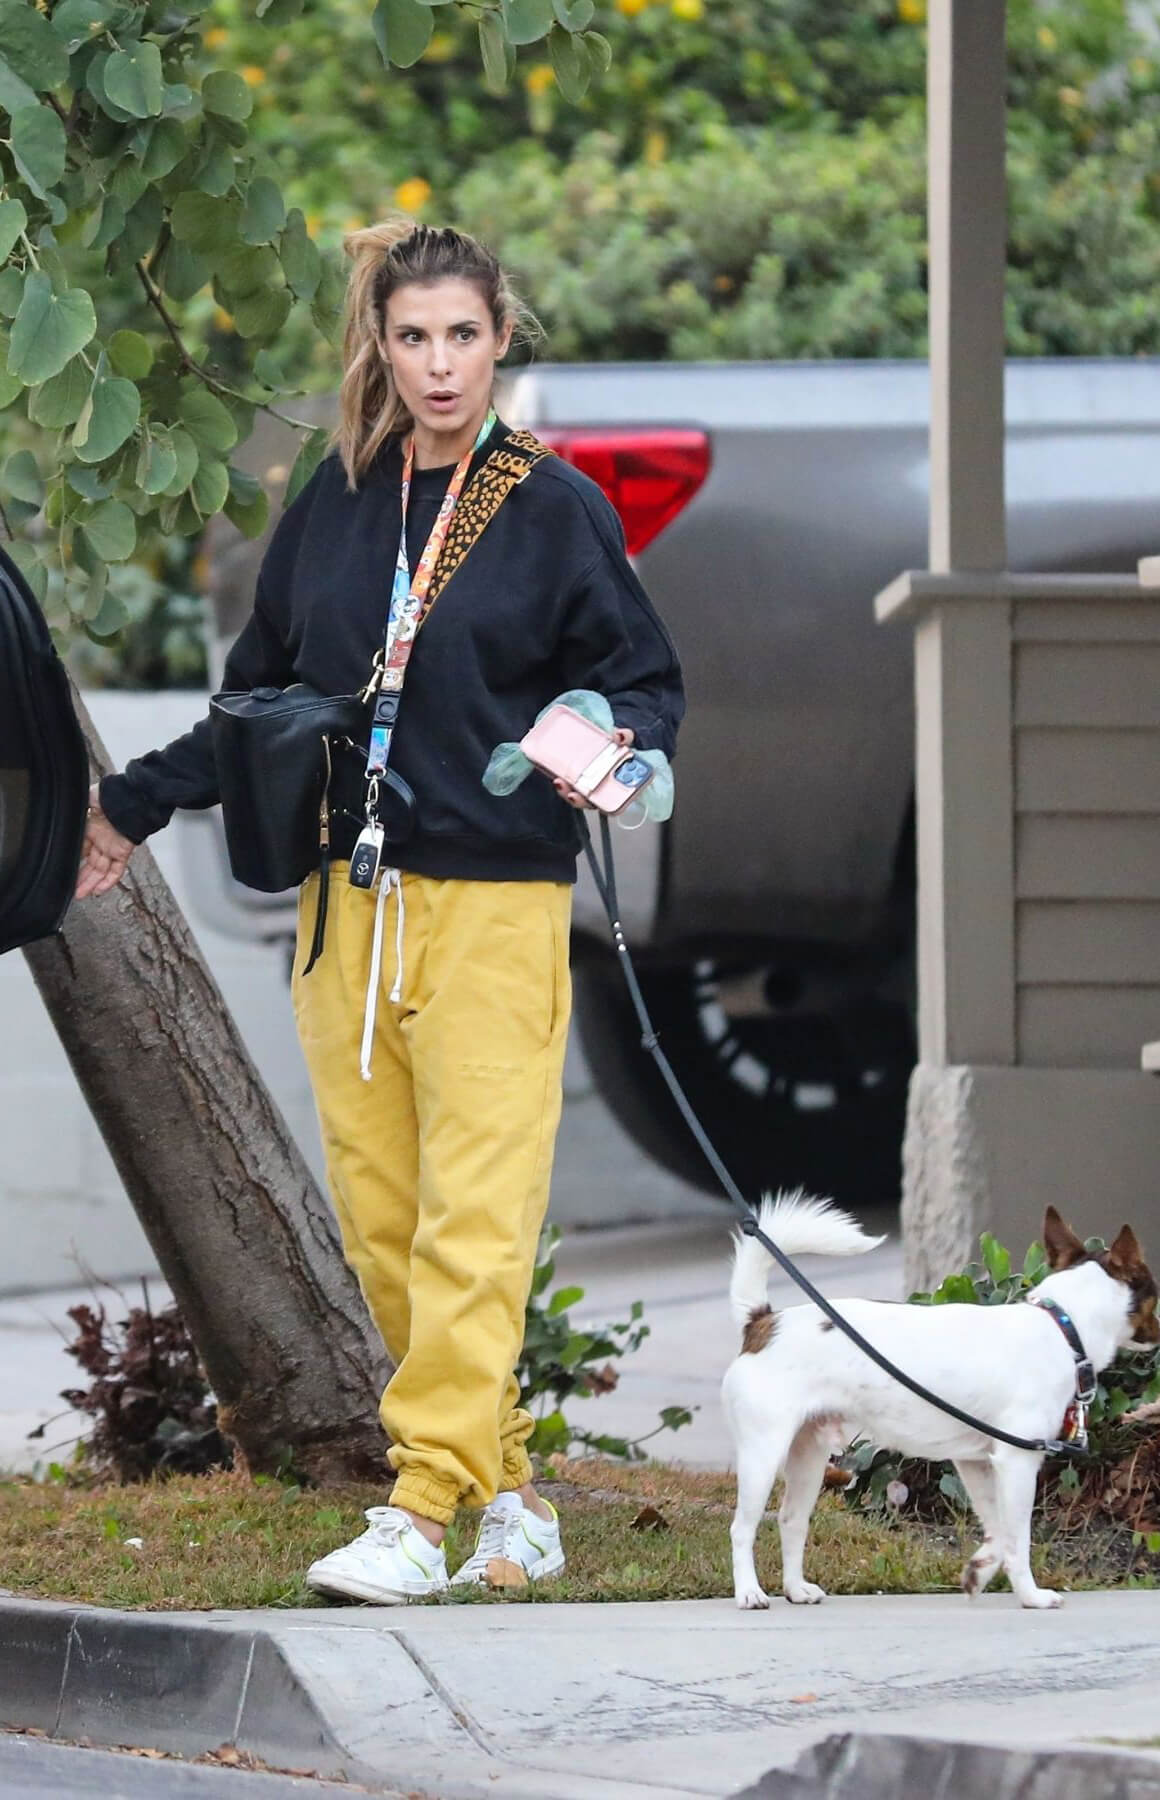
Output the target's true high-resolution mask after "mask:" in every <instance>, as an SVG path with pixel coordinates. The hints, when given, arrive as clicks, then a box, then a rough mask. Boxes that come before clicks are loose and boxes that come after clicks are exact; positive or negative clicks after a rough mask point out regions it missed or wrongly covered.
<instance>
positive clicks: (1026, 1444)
mask: <svg viewBox="0 0 1160 1800" xmlns="http://www.w3.org/2000/svg"><path fill="white" fill-rule="evenodd" d="M577 817H578V819H579V823H580V831H581V835H582V836H583V839H584V854H585V855H586V857H587V858H588V866H589V867H590V869H591V870H592V878H593V880H594V881H595V883H596V888H597V892H598V893H599V895H600V898H601V900H602V901H603V903H604V910H605V912H606V913H607V914H608V922H609V924H610V925H611V927H612V936H613V940H614V942H615V944H616V953H617V956H618V957H619V959H620V966H621V968H622V969H623V971H624V979H625V981H626V982H627V984H628V991H629V994H630V995H631V997H632V1004H633V1007H634V1008H635V1011H636V1016H637V1018H638V1020H639V1021H640V1026H641V1040H640V1041H641V1045H642V1047H643V1048H644V1049H645V1050H647V1051H648V1053H649V1055H650V1056H651V1057H652V1058H653V1060H654V1061H655V1063H656V1065H657V1068H658V1069H659V1070H660V1072H661V1074H662V1076H663V1077H664V1080H665V1084H666V1086H667V1087H668V1090H669V1092H670V1093H671V1094H672V1096H673V1099H674V1100H675V1101H676V1103H677V1106H678V1107H679V1109H680V1112H681V1116H682V1118H683V1119H684V1121H685V1123H686V1125H687V1126H688V1127H689V1130H690V1131H691V1132H692V1134H693V1136H694V1138H695V1139H696V1141H697V1143H698V1145H699V1146H700V1148H701V1151H702V1152H703V1154H704V1156H705V1159H706V1161H707V1162H708V1164H709V1166H710V1168H711V1169H712V1170H713V1173H714V1174H715V1175H716V1177H717V1179H718V1181H719V1182H720V1183H721V1186H722V1187H723V1188H724V1190H725V1192H726V1194H727V1195H728V1197H729V1199H730V1201H731V1202H732V1204H733V1206H734V1207H735V1208H736V1211H737V1213H738V1215H739V1218H740V1223H741V1229H742V1231H743V1232H744V1233H745V1235H746V1236H747V1237H752V1238H756V1239H757V1241H758V1243H759V1244H760V1245H761V1246H762V1248H763V1249H764V1250H767V1251H768V1252H769V1254H770V1256H772V1257H773V1260H774V1261H775V1262H776V1263H777V1264H778V1265H779V1267H780V1268H782V1269H784V1271H785V1273H786V1274H787V1275H788V1276H789V1277H790V1279H791V1281H795V1282H796V1283H797V1285H798V1287H800V1288H801V1290H802V1292H803V1293H804V1294H806V1295H808V1297H809V1298H810V1299H811V1300H812V1301H813V1303H814V1305H815V1306H816V1307H818V1308H819V1310H820V1311H821V1312H824V1313H825V1315H826V1317H827V1318H828V1319H830V1320H831V1321H832V1322H833V1323H834V1324H835V1325H836V1326H837V1327H838V1330H839V1331H843V1332H845V1334H846V1336H847V1337H848V1338H849V1339H850V1341H851V1343H853V1344H857V1346H858V1348H859V1350H861V1351H863V1353H864V1354H865V1355H866V1356H868V1357H869V1358H870V1360H871V1362H873V1363H877V1365H878V1367H879V1368H880V1369H882V1370H884V1372H885V1373H886V1374H887V1375H889V1376H891V1377H892V1378H893V1379H894V1380H895V1381H899V1382H901V1383H902V1386H903V1387H905V1388H909V1389H910V1391H911V1393H912V1394H917V1395H918V1398H919V1399H920V1400H926V1401H928V1402H929V1404H930V1405H931V1406H934V1407H937V1408H938V1410H939V1412H943V1413H947V1414H949V1416H950V1417H951V1418H952V1419H957V1420H958V1421H959V1423H960V1424H961V1425H969V1426H970V1428H971V1429H972V1431H980V1432H982V1433H983V1435H984V1436H985V1437H991V1438H998V1439H999V1441H1000V1443H1004V1444H1011V1445H1012V1446H1013V1447H1014V1448H1015V1449H1016V1450H1033V1451H1035V1452H1036V1453H1037V1454H1043V1453H1046V1454H1048V1455H1050V1456H1072V1457H1081V1456H1086V1454H1087V1451H1086V1450H1085V1449H1083V1448H1082V1447H1081V1446H1080V1445H1078V1444H1073V1443H1069V1442H1068V1440H1067V1439H1066V1438H1023V1437H1015V1436H1014V1435H1013V1433H1011V1432H1009V1431H1001V1430H1000V1429H999V1428H998V1426H996V1425H988V1424H986V1423H985V1422H984V1421H983V1420H982V1419H976V1418H975V1417H974V1416H973V1414H971V1413H969V1412H964V1411H963V1410H962V1408H961V1407H959V1406H955V1405H954V1404H953V1402H952V1401H950V1400H943V1399H940V1397H939V1395H938V1394H934V1393H932V1392H931V1390H930V1389H929V1388H928V1387H924V1386H923V1384H922V1382H921V1381H916V1380H915V1379H914V1377H913V1375H908V1374H906V1372H905V1370H903V1369H899V1368H896V1367H895V1365H894V1364H893V1363H892V1362H891V1361H890V1359H889V1357H887V1356H884V1355H883V1354H882V1352H881V1350H876V1349H875V1348H874V1345H873V1344H871V1343H868V1342H867V1340H866V1339H865V1338H864V1337H863V1336H862V1333H861V1332H860V1331H859V1330H858V1329H857V1328H856V1327H855V1326H853V1325H851V1323H850V1321H849V1320H848V1319H846V1318H844V1317H843V1315H842V1314H841V1313H840V1312H838V1311H837V1309H836V1308H835V1307H834V1306H832V1305H831V1304H830V1302H829V1301H828V1300H827V1299H826V1297H825V1295H824V1294H821V1293H819V1292H818V1290H817V1288H816V1287H815V1286H814V1284H813V1282H812V1281H811V1280H810V1279H809V1277H808V1276H806V1275H803V1274H802V1272H801V1270H800V1269H799V1268H798V1266H797V1264H796V1263H795V1262H794V1261H793V1259H792V1257H789V1256H787V1255H786V1254H785V1251H784V1250H781V1249H779V1247H778V1246H777V1244H775V1243H774V1242H773V1241H772V1239H770V1238H768V1237H767V1236H766V1234H765V1232H764V1231H762V1229H761V1227H760V1226H759V1224H758V1222H757V1219H756V1217H755V1216H754V1213H753V1209H752V1207H751V1206H750V1204H749V1202H748V1201H747V1200H746V1198H745V1196H744V1195H743V1194H742V1192H741V1189H740V1188H739V1187H738V1186H737V1183H736V1182H735V1181H734V1179H733V1177H732V1175H730V1173H729V1170H728V1169H727V1168H726V1167H725V1164H724V1163H723V1162H722V1160H721V1158H720V1157H719V1156H718V1154H717V1151H716V1150H715V1149H714V1147H713V1144H712V1143H711V1142H710V1140H709V1137H708V1135H707V1133H706V1131H705V1129H704V1127H703V1126H702V1124H701V1121H700V1120H699V1119H698V1117H697V1115H696V1113H695V1112H694V1111H693V1108H692V1106H691V1104H690V1103H689V1100H688V1097H687V1096H686V1094H685V1091H684V1089H683V1088H682V1086H681V1084H680V1082H679V1081H678V1080H677V1078H676V1076H675V1075H674V1073H673V1070H672V1065H671V1064H670V1062H669V1059H668V1057H667V1056H666V1055H665V1053H664V1051H663V1050H662V1049H661V1041H660V1038H659V1036H658V1035H657V1031H656V1028H655V1026H654V1025H653V1022H652V1020H651V1019H650V1018H649V1013H648V1008H647V1006H646V1005H645V1003H644V995H643V994H642V993H641V991H640V983H639V981H638V980H637V978H636V970H635V969H634V968H633V965H632V957H631V955H630V954H629V949H628V944H627V943H626V942H625V936H624V927H623V925H622V924H621V922H620V907H619V903H618V901H617V897H616V871H615V868H614V866H613V860H612V830H611V827H610V825H609V821H608V815H607V813H603V812H602V813H601V815H600V840H601V849H602V852H603V855H604V868H603V870H601V868H600V866H599V864H598V862H597V860H596V851H595V849H594V847H593V843H592V834H591V832H590V831H589V829H588V821H587V819H586V818H585V817H584V814H583V813H578V814H577ZM1069 1323H1070V1321H1069ZM1073 1329H1074V1327H1073Z"/></svg>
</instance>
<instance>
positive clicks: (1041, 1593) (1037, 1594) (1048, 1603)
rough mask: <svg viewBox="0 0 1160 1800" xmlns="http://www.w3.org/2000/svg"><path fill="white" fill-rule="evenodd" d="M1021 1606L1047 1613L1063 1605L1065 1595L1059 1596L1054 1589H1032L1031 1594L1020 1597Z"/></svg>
mask: <svg viewBox="0 0 1160 1800" xmlns="http://www.w3.org/2000/svg"><path fill="white" fill-rule="evenodd" d="M1019 1604H1020V1606H1030V1607H1034V1608H1035V1609H1036V1610H1037V1611H1039V1612H1046V1611H1047V1610H1048V1609H1049V1608H1051V1607H1053V1606H1062V1605H1063V1595H1062V1594H1057V1593H1056V1591H1055V1589H1054V1588H1032V1590H1031V1592H1030V1593H1029V1594H1021V1595H1020V1596H1019Z"/></svg>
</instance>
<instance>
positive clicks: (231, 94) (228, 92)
mask: <svg viewBox="0 0 1160 1800" xmlns="http://www.w3.org/2000/svg"><path fill="white" fill-rule="evenodd" d="M201 103H202V105H203V106H204V107H205V110H206V112H207V113H214V114H216V115H217V116H218V117H219V118H223V119H238V120H240V119H248V118H249V116H250V114H251V112H252V111H253V107H254V101H253V96H252V95H251V93H250V90H249V88H248V87H247V85H246V83H245V82H244V81H243V80H242V78H241V76H240V75H235V74H234V71H233V70H232V69H214V70H213V71H212V73H211V74H209V75H207V76H206V78H205V80H204V81H203V82H202V84H201Z"/></svg>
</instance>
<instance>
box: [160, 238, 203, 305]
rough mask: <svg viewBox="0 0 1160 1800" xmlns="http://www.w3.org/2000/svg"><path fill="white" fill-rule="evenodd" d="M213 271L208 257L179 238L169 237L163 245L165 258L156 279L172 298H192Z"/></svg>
mask: <svg viewBox="0 0 1160 1800" xmlns="http://www.w3.org/2000/svg"><path fill="white" fill-rule="evenodd" d="M212 273H213V269H212V266H211V264H210V261H209V258H208V257H205V256H202V255H201V253H200V251H197V250H191V249H190V247H189V245H188V244H183V243H182V242H181V241H180V239H179V238H170V240H169V242H168V244H167V245H166V246H165V260H164V264H163V266H162V268H161V270H160V271H159V272H158V280H159V281H160V284H161V286H162V287H163V288H164V290H165V292H166V293H167V294H168V295H169V296H170V298H171V299H173V300H192V299H193V296H194V295H195V294H198V293H200V292H201V290H202V288H203V287H204V286H205V284H206V282H207V281H208V280H209V279H210V276H211V275H212Z"/></svg>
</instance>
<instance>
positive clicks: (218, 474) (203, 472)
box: [189, 458, 230, 518]
mask: <svg viewBox="0 0 1160 1800" xmlns="http://www.w3.org/2000/svg"><path fill="white" fill-rule="evenodd" d="M189 491H190V493H191V494H192V495H193V503H194V505H195V506H196V507H197V510H198V512H200V513H201V514H202V515H203V516H204V517H206V518H208V517H209V516H210V514H211V513H216V512H220V511H221V509H222V507H223V506H224V505H225V500H226V495H227V494H228V493H229V491H230V477H229V471H228V470H227V468H226V465H225V463H224V462H216V461H214V460H213V459H212V458H203V460H202V461H201V462H200V463H199V464H198V466H197V474H196V475H195V476H194V478H193V485H192V487H191V488H190V490H189Z"/></svg>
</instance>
